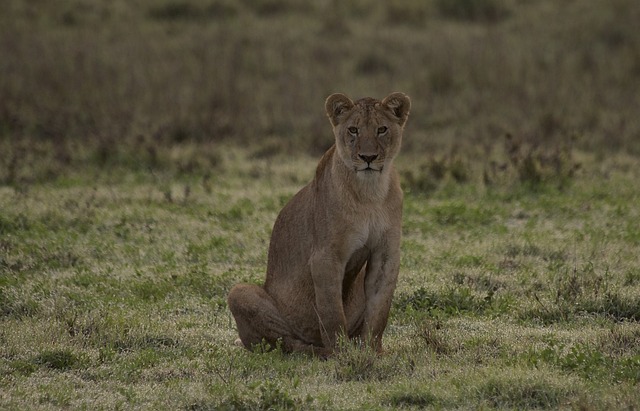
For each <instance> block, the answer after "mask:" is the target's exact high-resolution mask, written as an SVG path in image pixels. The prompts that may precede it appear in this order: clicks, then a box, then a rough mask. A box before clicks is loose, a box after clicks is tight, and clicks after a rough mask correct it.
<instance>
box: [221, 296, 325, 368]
mask: <svg viewBox="0 0 640 411" xmlns="http://www.w3.org/2000/svg"><path fill="white" fill-rule="evenodd" d="M227 301H228V304H229V309H230V310H231V313H232V314H233V317H234V318H235V320H236V325H237V326H238V334H239V336H240V340H241V342H242V345H243V346H244V347H245V348H247V349H249V350H254V349H256V348H257V347H261V348H265V347H264V344H265V343H266V344H268V347H266V348H273V347H276V346H278V344H279V342H280V344H281V347H282V349H283V351H285V352H304V353H308V354H312V355H317V356H321V357H323V356H327V355H328V354H329V353H328V350H327V349H325V348H323V347H317V346H314V345H312V344H309V343H307V342H305V341H303V340H301V339H300V338H298V337H297V336H296V335H295V333H294V332H293V331H292V330H291V328H290V327H289V325H288V324H287V322H286V320H285V319H284V318H283V317H282V315H281V314H280V311H279V310H278V308H277V307H276V305H275V303H274V301H273V299H272V298H271V296H270V295H269V294H267V292H266V291H265V290H264V289H263V288H262V287H259V286H257V285H254V284H238V285H236V286H235V287H233V288H232V289H231V292H229V296H228V298H227Z"/></svg>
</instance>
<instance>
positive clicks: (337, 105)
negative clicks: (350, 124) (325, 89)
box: [324, 93, 353, 127]
mask: <svg viewBox="0 0 640 411" xmlns="http://www.w3.org/2000/svg"><path fill="white" fill-rule="evenodd" d="M352 107H353V101H351V99H350V98H349V97H347V96H345V95H344V94H341V93H336V94H332V95H330V96H329V97H327V100H326V101H325V103H324V109H325V111H326V112H327V116H328V117H329V120H330V121H331V125H333V126H334V127H335V126H337V125H338V124H339V123H340V120H341V119H342V115H343V114H344V113H345V112H347V111H349V110H350V109H351V108H352Z"/></svg>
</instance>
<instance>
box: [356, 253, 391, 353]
mask: <svg viewBox="0 0 640 411" xmlns="http://www.w3.org/2000/svg"><path fill="white" fill-rule="evenodd" d="M399 271H400V251H399V249H395V248H394V249H386V250H384V251H380V252H374V253H373V254H372V256H371V258H370V259H369V261H368V262H367V272H366V277H365V297H366V304H365V310H364V324H363V327H362V330H361V334H360V338H361V339H362V340H363V341H371V345H372V346H373V347H374V348H375V349H376V350H377V351H382V334H383V332H384V330H385V328H386V326H387V320H388V318H389V310H390V309H391V301H392V299H393V293H394V291H395V288H396V282H397V280H398V272H399Z"/></svg>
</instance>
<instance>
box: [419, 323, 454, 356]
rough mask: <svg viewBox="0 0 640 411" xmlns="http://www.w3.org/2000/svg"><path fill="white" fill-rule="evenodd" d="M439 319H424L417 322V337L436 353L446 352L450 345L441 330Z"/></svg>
mask: <svg viewBox="0 0 640 411" xmlns="http://www.w3.org/2000/svg"><path fill="white" fill-rule="evenodd" d="M441 329H442V322H441V321H440V320H433V319H425V320H423V321H422V322H421V323H419V324H418V329H417V332H416V334H417V337H418V338H419V339H420V340H421V341H422V342H423V343H424V344H425V346H426V347H427V349H429V350H432V351H433V352H435V353H436V354H448V353H450V352H451V346H450V345H449V344H448V343H447V340H446V338H445V336H444V335H443V333H442V331H441Z"/></svg>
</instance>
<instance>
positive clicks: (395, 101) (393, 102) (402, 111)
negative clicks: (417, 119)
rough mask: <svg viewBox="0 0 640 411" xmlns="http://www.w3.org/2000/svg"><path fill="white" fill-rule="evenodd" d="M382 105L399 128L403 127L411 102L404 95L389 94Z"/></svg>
mask: <svg viewBox="0 0 640 411" xmlns="http://www.w3.org/2000/svg"><path fill="white" fill-rule="evenodd" d="M382 105H383V106H384V107H385V108H386V109H387V110H389V111H391V113H392V114H393V116H394V117H395V118H396V119H397V121H398V124H400V126H404V123H406V121H407V118H408V117H409V109H410V108H411V100H410V99H409V96H407V95H406V94H404V93H398V92H396V93H391V94H389V95H388V96H387V97H385V99H384V100H382Z"/></svg>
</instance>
